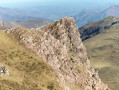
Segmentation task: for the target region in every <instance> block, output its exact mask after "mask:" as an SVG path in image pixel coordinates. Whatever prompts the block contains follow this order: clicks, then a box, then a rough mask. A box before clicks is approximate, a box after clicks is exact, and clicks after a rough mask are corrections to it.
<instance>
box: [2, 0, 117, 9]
mask: <svg viewBox="0 0 119 90" xmlns="http://www.w3.org/2000/svg"><path fill="white" fill-rule="evenodd" d="M105 4H119V0H0V6H1V7H15V8H19V7H25V6H26V7H27V6H28V7H29V6H31V7H32V6H48V5H60V6H61V5H63V6H65V5H66V6H68V5H79V6H80V5H83V6H84V7H87V5H90V6H91V5H105Z"/></svg>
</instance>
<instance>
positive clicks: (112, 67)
mask: <svg viewBox="0 0 119 90" xmlns="http://www.w3.org/2000/svg"><path fill="white" fill-rule="evenodd" d="M107 19H108V18H107ZM113 19H114V18H113ZM106 21H110V18H109V20H106ZM106 21H105V22H106ZM84 45H85V46H86V48H87V51H88V55H89V59H90V60H91V64H92V66H93V67H94V68H95V69H96V70H98V71H99V76H100V77H101V79H102V81H103V82H105V83H107V84H108V86H109V87H110V88H111V89H112V90H118V89H119V87H118V86H119V24H118V23H116V24H114V25H112V26H111V27H110V28H109V29H107V30H105V31H104V32H102V33H100V34H98V35H96V36H93V37H92V38H89V39H87V40H85V41H84Z"/></svg>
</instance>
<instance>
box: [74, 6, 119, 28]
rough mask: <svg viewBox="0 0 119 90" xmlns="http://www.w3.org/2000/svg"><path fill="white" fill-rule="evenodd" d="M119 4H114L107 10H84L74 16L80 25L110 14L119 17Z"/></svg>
mask: <svg viewBox="0 0 119 90" xmlns="http://www.w3.org/2000/svg"><path fill="white" fill-rule="evenodd" d="M118 11H119V5H113V6H111V7H109V8H107V9H105V10H101V11H100V10H94V11H93V10H92V11H84V12H81V13H79V14H77V15H75V16H74V18H75V21H76V23H77V25H78V26H79V27H82V26H84V25H85V24H87V23H89V22H92V21H97V20H100V19H103V18H106V17H108V16H117V17H119V13H118Z"/></svg>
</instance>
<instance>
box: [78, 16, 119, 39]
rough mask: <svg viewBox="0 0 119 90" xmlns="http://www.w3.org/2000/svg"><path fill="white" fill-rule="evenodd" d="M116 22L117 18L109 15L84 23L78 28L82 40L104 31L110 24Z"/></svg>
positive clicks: (118, 21)
mask: <svg viewBox="0 0 119 90" xmlns="http://www.w3.org/2000/svg"><path fill="white" fill-rule="evenodd" d="M117 23H119V18H117V17H115V16H109V17H107V18H104V19H102V20H99V21H95V22H91V23H88V24H86V25H85V26H83V27H81V28H79V32H80V33H81V38H82V40H86V39H88V38H91V37H93V36H95V35H97V34H99V33H102V32H104V31H105V30H108V29H109V28H110V27H111V26H113V25H114V24H117Z"/></svg>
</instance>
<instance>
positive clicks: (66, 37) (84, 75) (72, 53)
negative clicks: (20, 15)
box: [7, 17, 108, 90]
mask: <svg viewBox="0 0 119 90" xmlns="http://www.w3.org/2000/svg"><path fill="white" fill-rule="evenodd" d="M7 33H9V34H10V35H12V36H13V37H15V38H17V39H18V40H19V42H20V45H25V47H26V48H28V49H29V50H31V51H33V52H35V53H36V54H37V55H38V56H39V57H41V58H42V59H43V60H44V61H45V62H47V63H48V64H49V65H50V66H51V67H52V68H53V69H54V71H55V72H54V75H56V76H57V77H58V80H57V81H58V82H59V83H60V87H62V88H63V89H64V90H84V89H85V90H108V87H107V85H105V84H104V83H103V82H102V81H101V80H100V78H99V76H98V73H96V72H95V70H94V69H93V68H92V67H91V65H90V62H89V60H88V58H87V54H86V49H85V47H84V45H83V44H82V40H81V38H80V34H79V32H78V27H77V25H76V23H75V21H74V19H73V18H70V17H65V18H63V19H60V20H59V21H56V22H53V23H51V24H48V25H47V26H45V27H43V28H41V29H39V30H36V29H31V30H29V29H25V28H15V29H10V30H8V31H7Z"/></svg>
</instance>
